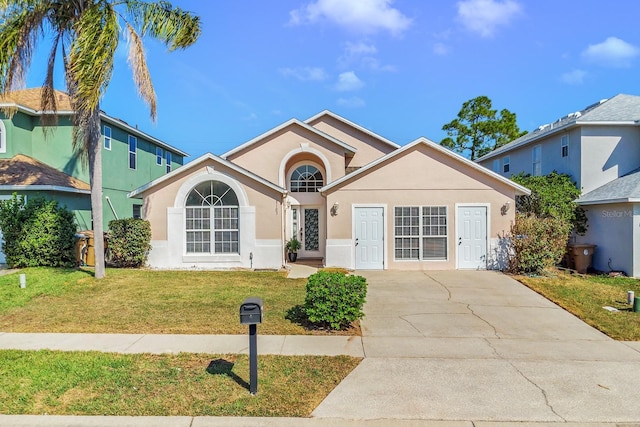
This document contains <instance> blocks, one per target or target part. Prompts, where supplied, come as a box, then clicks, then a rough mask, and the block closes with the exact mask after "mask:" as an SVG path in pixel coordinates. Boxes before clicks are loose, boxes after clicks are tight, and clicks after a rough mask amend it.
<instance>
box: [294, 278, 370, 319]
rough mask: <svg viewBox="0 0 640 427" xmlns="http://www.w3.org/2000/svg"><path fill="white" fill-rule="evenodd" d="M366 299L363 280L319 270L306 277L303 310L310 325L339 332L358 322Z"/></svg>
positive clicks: (365, 283) (365, 285)
mask: <svg viewBox="0 0 640 427" xmlns="http://www.w3.org/2000/svg"><path fill="white" fill-rule="evenodd" d="M366 296H367V281H366V279H365V278H364V277H362V276H347V275H345V274H344V273H338V272H329V271H319V272H317V273H315V274H312V275H311V276H309V280H308V282H307V295H306V298H305V301H304V311H305V314H306V316H307V319H309V321H310V322H311V323H315V324H319V325H321V326H324V327H328V328H331V329H343V328H347V327H349V325H350V324H351V323H352V322H354V321H356V320H359V319H362V317H363V316H364V312H363V311H362V306H363V305H364V302H365V297H366Z"/></svg>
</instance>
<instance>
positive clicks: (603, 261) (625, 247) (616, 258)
mask: <svg viewBox="0 0 640 427" xmlns="http://www.w3.org/2000/svg"><path fill="white" fill-rule="evenodd" d="M584 208H585V209H586V211H587V218H588V225H589V228H588V230H587V232H586V234H585V235H584V236H576V237H575V241H576V242H577V243H592V244H596V245H597V248H596V249H595V252H594V255H593V259H592V266H593V268H595V269H596V270H599V271H606V272H608V271H609V270H610V269H612V270H616V271H624V272H625V273H626V274H628V275H631V276H640V269H638V267H640V259H637V258H639V257H640V254H639V253H638V252H639V251H637V250H634V244H633V243H634V239H636V238H639V237H640V236H639V235H638V234H639V233H638V231H637V230H638V222H639V221H640V212H639V211H640V208H639V206H638V205H637V204H635V205H634V204H632V203H616V204H606V205H591V206H584ZM634 225H635V227H634ZM609 259H611V267H609Z"/></svg>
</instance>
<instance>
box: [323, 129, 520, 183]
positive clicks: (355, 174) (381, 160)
mask: <svg viewBox="0 0 640 427" xmlns="http://www.w3.org/2000/svg"><path fill="white" fill-rule="evenodd" d="M417 145H424V146H426V147H428V148H429V149H432V150H435V151H437V152H439V153H441V154H444V155H446V156H448V157H450V158H451V159H452V160H453V161H455V162H458V163H459V164H460V166H461V167H468V168H471V169H473V170H475V171H477V172H480V173H482V174H484V175H487V176H489V177H491V178H493V179H495V180H497V181H499V182H502V183H504V184H507V185H508V186H510V187H512V188H513V189H514V190H515V191H516V194H518V195H528V194H531V191H530V190H529V189H527V188H525V187H523V186H521V185H519V184H517V183H515V182H513V181H511V180H510V179H508V178H505V177H503V176H502V175H499V174H497V173H495V172H493V171H491V170H489V169H487V168H485V167H484V166H480V165H478V164H477V163H474V162H472V161H471V160H469V159H467V158H465V157H462V156H461V155H459V154H457V153H454V152H453V151H451V150H449V149H447V148H444V147H442V146H441V145H439V144H436V143H435V142H433V141H431V140H429V139H427V138H424V137H421V138H418V139H416V140H415V141H413V142H410V143H409V144H407V145H405V146H404V147H402V148H399V149H397V150H395V151H393V152H391V153H389V154H387V155H386V156H384V157H381V158H379V159H377V160H375V161H373V162H371V163H369V164H368V165H366V166H364V167H362V168H360V169H358V170H356V171H355V172H352V173H350V174H349V175H345V176H344V177H342V178H340V179H337V180H335V181H333V182H332V183H331V184H328V185H325V186H324V187H322V188H321V189H320V192H322V193H324V192H327V191H330V190H332V189H334V188H337V187H339V186H340V185H342V184H344V183H347V182H350V181H353V180H356V179H358V177H360V176H362V175H363V174H365V173H366V172H367V171H370V170H372V169H375V168H376V167H378V166H379V165H381V164H383V163H385V162H388V161H393V160H394V158H397V157H399V156H400V155H401V154H402V153H404V152H406V151H408V150H411V149H412V148H414V147H416V146H417Z"/></svg>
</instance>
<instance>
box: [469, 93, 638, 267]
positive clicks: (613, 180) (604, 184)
mask: <svg viewBox="0 0 640 427" xmlns="http://www.w3.org/2000/svg"><path fill="white" fill-rule="evenodd" d="M477 162H478V163H479V164H481V165H483V166H485V167H487V168H490V169H492V170H493V171H495V172H496V173H499V174H501V175H502V176H504V177H510V176H511V175H512V174H517V173H520V172H524V173H528V174H532V175H546V174H548V173H550V172H552V171H554V170H555V171H558V172H561V173H566V174H568V175H571V177H572V178H573V180H574V181H575V182H576V184H577V186H578V188H580V189H581V190H582V195H581V197H580V198H579V199H578V200H577V202H578V203H579V204H580V205H581V206H582V207H583V208H584V209H585V210H586V213H587V218H588V225H589V229H588V231H587V233H586V234H585V235H584V236H574V237H573V240H574V241H575V243H592V244H596V245H597V249H596V251H595V254H594V258H593V267H594V268H596V269H597V270H600V271H610V270H616V271H620V270H621V271H624V272H625V273H627V274H628V275H631V276H636V277H640V96H633V95H624V94H620V95H616V96H614V97H613V98H610V99H608V100H607V99H603V100H600V101H598V102H596V103H594V104H592V105H589V106H588V107H586V108H584V109H583V110H580V111H576V112H573V113H570V114H568V115H566V116H564V117H562V118H560V119H558V120H556V121H555V122H553V123H550V124H545V125H542V126H540V127H539V128H538V129H536V130H535V131H533V132H531V133H529V134H527V135H524V136H522V137H520V138H518V139H516V140H514V141H512V142H510V143H509V144H507V145H504V146H503V147H500V148H498V149H497V150H494V151H492V152H491V153H488V154H487V155H485V156H483V157H481V158H479V159H478V160H477Z"/></svg>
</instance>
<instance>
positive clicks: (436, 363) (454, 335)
mask: <svg viewBox="0 0 640 427" xmlns="http://www.w3.org/2000/svg"><path fill="white" fill-rule="evenodd" d="M358 274H361V275H363V276H365V277H366V278H367V281H368V283H369V291H368V297H367V303H366V304H365V314H366V317H365V319H364V320H363V322H362V330H363V339H362V341H363V346H364V351H365V354H366V358H365V359H364V360H363V362H362V363H361V364H360V365H359V366H358V367H357V368H356V369H355V370H354V371H353V372H352V373H351V374H350V375H349V376H348V377H347V378H346V379H345V380H344V381H343V382H342V383H341V384H340V385H339V386H338V387H337V388H336V389H335V390H334V391H333V392H332V393H331V394H330V395H329V396H328V397H327V398H326V399H325V400H324V401H323V402H322V403H321V404H320V405H319V406H318V408H316V410H315V411H314V412H313V414H312V415H313V416H314V417H319V418H348V419H387V418H405V419H429V420H474V421H523V422H524V421H531V422H533V421H538V422H541V421H543V422H544V421H546V422H567V421H569V422H578V423H582V422H640V400H639V398H640V386H639V384H640V345H639V344H638V343H624V342H618V341H614V340H612V339H610V338H608V337H607V336H605V335H604V334H602V333H600V332H598V331H597V330H595V329H593V328H591V327H590V326H588V325H587V324H585V323H584V322H582V321H580V320H579V319H577V318H576V317H574V316H573V315H571V314H569V313H567V312H566V311H564V310H563V309H561V308H559V307H558V306H556V305H555V304H553V303H551V302H549V301H547V300H546V299H545V298H543V297H541V296H540V295H538V294H536V293H535V292H533V291H531V290H529V289H528V288H526V287H525V286H523V285H521V284H520V283H518V282H516V281H514V280H512V279H511V278H509V277H508V276H505V275H503V274H501V273H497V272H491V271H434V272H399V271H384V272H369V271H367V272H358Z"/></svg>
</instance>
